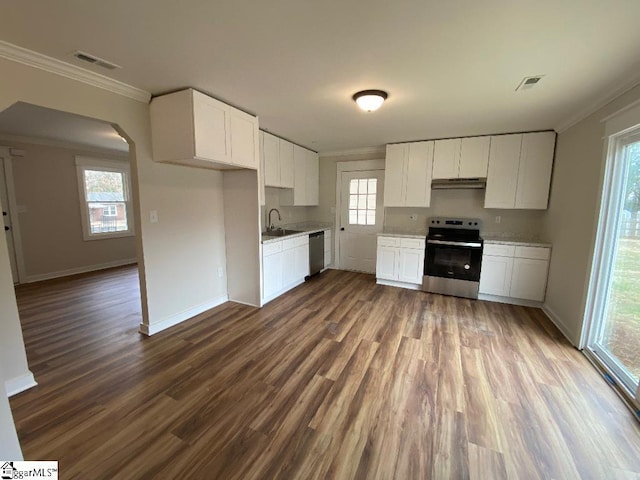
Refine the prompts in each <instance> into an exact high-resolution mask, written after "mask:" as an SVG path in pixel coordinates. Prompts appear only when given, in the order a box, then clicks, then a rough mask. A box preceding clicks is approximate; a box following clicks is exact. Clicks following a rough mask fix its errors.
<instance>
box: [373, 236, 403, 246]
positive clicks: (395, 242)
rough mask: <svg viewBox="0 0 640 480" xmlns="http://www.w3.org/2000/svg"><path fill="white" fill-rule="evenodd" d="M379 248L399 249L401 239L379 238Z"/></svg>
mask: <svg viewBox="0 0 640 480" xmlns="http://www.w3.org/2000/svg"><path fill="white" fill-rule="evenodd" d="M378 246H379V247H399V246H400V239H399V238H397V237H378Z"/></svg>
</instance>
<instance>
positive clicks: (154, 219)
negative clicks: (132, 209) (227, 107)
mask: <svg viewBox="0 0 640 480" xmlns="http://www.w3.org/2000/svg"><path fill="white" fill-rule="evenodd" d="M149 221H150V222H151V223H158V211H157V210H151V211H150V212H149Z"/></svg>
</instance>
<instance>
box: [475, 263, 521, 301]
mask: <svg viewBox="0 0 640 480" xmlns="http://www.w3.org/2000/svg"><path fill="white" fill-rule="evenodd" d="M512 271H513V258H512V257H495V256H493V255H483V256H482V267H481V269H480V289H479V292H480V293H484V294H487V295H500V296H502V297H508V296H509V292H510V288H511V274H512Z"/></svg>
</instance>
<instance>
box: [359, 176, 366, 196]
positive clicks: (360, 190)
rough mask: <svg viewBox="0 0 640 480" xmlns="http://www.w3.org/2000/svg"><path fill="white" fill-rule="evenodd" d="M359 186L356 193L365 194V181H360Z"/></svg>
mask: <svg viewBox="0 0 640 480" xmlns="http://www.w3.org/2000/svg"><path fill="white" fill-rule="evenodd" d="M359 183H360V185H359V187H358V193H367V180H366V179H362V180H360V182H359Z"/></svg>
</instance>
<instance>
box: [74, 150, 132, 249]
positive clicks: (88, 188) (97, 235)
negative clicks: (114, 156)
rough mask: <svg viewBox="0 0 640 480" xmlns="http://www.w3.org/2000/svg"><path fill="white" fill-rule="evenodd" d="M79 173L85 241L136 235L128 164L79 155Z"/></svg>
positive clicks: (77, 166) (77, 163)
mask: <svg viewBox="0 0 640 480" xmlns="http://www.w3.org/2000/svg"><path fill="white" fill-rule="evenodd" d="M76 170H77V173H78V190H79V193H80V211H81V214H82V227H83V236H84V239H85V240H96V239H102V238H112V237H124V236H129V235H133V233H134V229H133V212H132V206H131V185H130V180H129V178H130V169H129V164H128V163H127V162H124V161H122V162H120V161H117V160H103V159H98V158H90V157H80V156H78V157H76Z"/></svg>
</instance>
